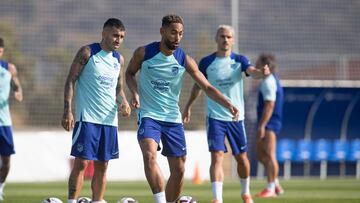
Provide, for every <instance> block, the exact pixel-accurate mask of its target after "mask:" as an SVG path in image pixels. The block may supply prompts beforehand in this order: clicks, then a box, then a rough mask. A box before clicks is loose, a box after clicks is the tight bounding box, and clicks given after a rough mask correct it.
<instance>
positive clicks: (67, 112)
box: [61, 46, 91, 131]
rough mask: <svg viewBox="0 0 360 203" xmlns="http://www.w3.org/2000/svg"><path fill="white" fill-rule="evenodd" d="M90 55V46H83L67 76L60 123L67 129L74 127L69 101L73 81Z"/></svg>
mask: <svg viewBox="0 0 360 203" xmlns="http://www.w3.org/2000/svg"><path fill="white" fill-rule="evenodd" d="M90 55H91V50H90V47H88V46H83V47H81V48H80V50H79V51H78V53H77V54H76V56H75V58H74V60H73V62H72V64H71V66H70V71H69V74H68V76H67V79H66V82H65V88H64V114H63V118H62V121H61V125H62V126H63V128H64V129H65V130H67V131H70V130H71V129H72V128H73V127H74V117H73V114H72V109H71V105H72V104H71V103H72V99H73V96H74V88H75V82H76V80H77V79H78V78H79V76H80V74H81V72H82V70H83V69H84V67H85V65H86V63H87V62H88V60H89V58H90Z"/></svg>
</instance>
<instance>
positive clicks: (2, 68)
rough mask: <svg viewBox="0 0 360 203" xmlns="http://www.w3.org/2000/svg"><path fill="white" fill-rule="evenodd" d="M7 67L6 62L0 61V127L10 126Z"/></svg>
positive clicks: (9, 74)
mask: <svg viewBox="0 0 360 203" xmlns="http://www.w3.org/2000/svg"><path fill="white" fill-rule="evenodd" d="M8 65H9V64H8V63H7V62H6V61H3V60H0V126H11V117H10V109H9V94H10V89H11V88H10V82H11V73H10V72H9V70H8Z"/></svg>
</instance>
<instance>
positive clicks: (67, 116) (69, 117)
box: [61, 112, 75, 131]
mask: <svg viewBox="0 0 360 203" xmlns="http://www.w3.org/2000/svg"><path fill="white" fill-rule="evenodd" d="M61 125H62V127H63V128H64V129H65V130H66V131H70V130H72V129H73V128H74V125H75V122H74V116H73V114H72V113H71V112H64V115H63V118H62V120H61Z"/></svg>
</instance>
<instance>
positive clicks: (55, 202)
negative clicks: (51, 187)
mask: <svg viewBox="0 0 360 203" xmlns="http://www.w3.org/2000/svg"><path fill="white" fill-rule="evenodd" d="M42 203H63V202H62V201H61V200H60V199H59V198H56V197H49V198H46V199H44V200H43V201H42Z"/></svg>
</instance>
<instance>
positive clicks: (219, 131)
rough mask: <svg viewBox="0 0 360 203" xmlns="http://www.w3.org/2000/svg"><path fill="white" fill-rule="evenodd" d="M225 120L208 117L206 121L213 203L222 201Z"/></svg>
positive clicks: (225, 150)
mask: <svg viewBox="0 0 360 203" xmlns="http://www.w3.org/2000/svg"><path fill="white" fill-rule="evenodd" d="M226 123H227V122H224V121H220V120H216V119H212V118H208V122H207V125H208V126H207V141H208V147H209V151H210V152H211V165H210V179H211V189H212V194H213V200H212V202H214V203H222V201H223V197H222V193H223V180H224V171H223V166H222V163H223V159H224V153H225V152H227V148H226V145H225V134H226V131H227V124H226Z"/></svg>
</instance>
